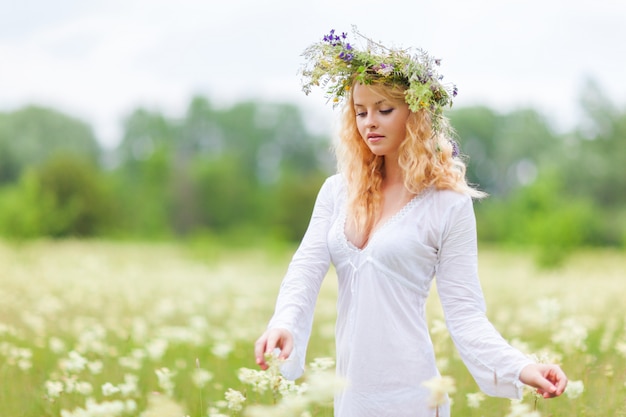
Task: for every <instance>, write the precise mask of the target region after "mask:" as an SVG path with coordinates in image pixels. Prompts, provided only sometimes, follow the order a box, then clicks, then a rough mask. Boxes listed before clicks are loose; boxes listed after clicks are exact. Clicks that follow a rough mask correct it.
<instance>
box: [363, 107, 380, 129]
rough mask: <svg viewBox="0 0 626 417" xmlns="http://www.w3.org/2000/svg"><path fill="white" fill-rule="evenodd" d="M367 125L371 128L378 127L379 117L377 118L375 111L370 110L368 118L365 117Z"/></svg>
mask: <svg viewBox="0 0 626 417" xmlns="http://www.w3.org/2000/svg"><path fill="white" fill-rule="evenodd" d="M365 126H367V127H368V128H370V129H373V128H376V127H378V119H377V118H376V114H375V112H373V111H372V112H368V113H367V118H366V119H365Z"/></svg>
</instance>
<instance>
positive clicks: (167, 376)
mask: <svg viewBox="0 0 626 417" xmlns="http://www.w3.org/2000/svg"><path fill="white" fill-rule="evenodd" d="M155 373H156V375H157V379H158V380H159V387H161V389H163V391H164V392H165V393H166V394H167V395H169V396H172V395H173V394H174V381H172V378H173V377H174V375H175V374H174V373H173V372H172V371H170V370H169V369H168V368H159V369H157V370H156V371H155Z"/></svg>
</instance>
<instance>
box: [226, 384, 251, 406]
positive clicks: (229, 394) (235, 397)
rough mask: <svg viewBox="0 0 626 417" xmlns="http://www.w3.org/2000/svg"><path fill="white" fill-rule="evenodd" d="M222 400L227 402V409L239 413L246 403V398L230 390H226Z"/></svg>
mask: <svg viewBox="0 0 626 417" xmlns="http://www.w3.org/2000/svg"><path fill="white" fill-rule="evenodd" d="M224 398H226V401H227V402H228V409H229V410H232V411H241V410H242V408H243V403H244V402H245V401H246V397H245V396H244V395H243V394H242V393H241V392H239V391H237V390H234V389H232V388H228V391H226V393H225V394H224Z"/></svg>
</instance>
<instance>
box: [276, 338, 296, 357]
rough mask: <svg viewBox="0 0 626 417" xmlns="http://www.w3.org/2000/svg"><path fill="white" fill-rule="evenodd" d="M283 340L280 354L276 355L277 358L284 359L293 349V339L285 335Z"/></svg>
mask: <svg viewBox="0 0 626 417" xmlns="http://www.w3.org/2000/svg"><path fill="white" fill-rule="evenodd" d="M283 340H284V341H283V346H282V348H281V350H280V355H279V356H278V358H279V359H283V360H284V359H287V358H288V357H289V355H291V352H292V351H293V339H292V338H291V337H285V338H284V339H283Z"/></svg>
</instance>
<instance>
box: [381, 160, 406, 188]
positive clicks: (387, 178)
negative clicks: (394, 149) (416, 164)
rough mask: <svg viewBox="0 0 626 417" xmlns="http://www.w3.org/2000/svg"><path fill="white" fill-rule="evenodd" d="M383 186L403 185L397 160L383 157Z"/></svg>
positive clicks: (402, 174)
mask: <svg viewBox="0 0 626 417" xmlns="http://www.w3.org/2000/svg"><path fill="white" fill-rule="evenodd" d="M383 184H384V185H386V186H389V185H397V184H404V173H403V172H402V168H400V165H399V164H398V160H397V159H395V158H389V157H385V171H384V177H383Z"/></svg>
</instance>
